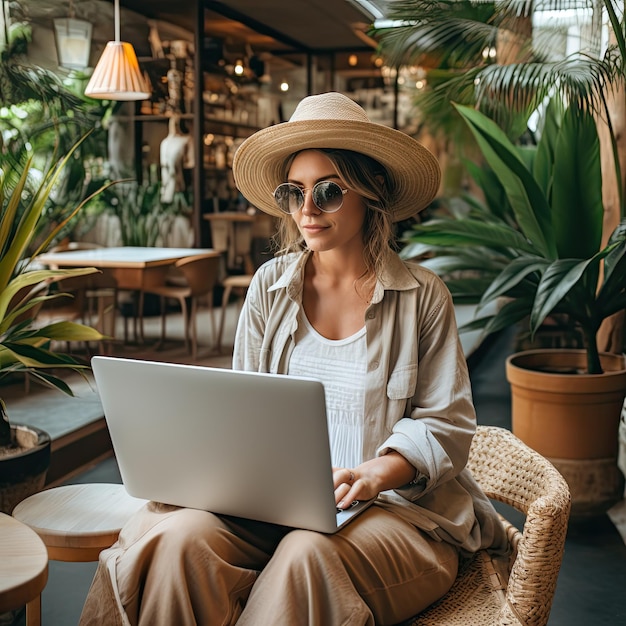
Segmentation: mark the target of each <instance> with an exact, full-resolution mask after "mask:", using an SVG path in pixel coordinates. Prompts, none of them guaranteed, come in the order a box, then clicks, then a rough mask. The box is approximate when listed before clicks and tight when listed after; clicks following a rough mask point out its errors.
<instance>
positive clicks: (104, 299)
mask: <svg viewBox="0 0 626 626" xmlns="http://www.w3.org/2000/svg"><path fill="white" fill-rule="evenodd" d="M96 248H102V246H100V245H98V244H95V243H89V242H83V241H71V242H68V243H63V244H60V245H58V246H55V247H54V248H51V249H50V252H65V251H67V250H92V249H96ZM50 268H51V269H57V266H50ZM73 280H74V281H80V282H79V283H76V284H80V289H81V294H80V310H78V304H77V303H74V304H73V305H72V307H70V308H73V309H74V310H75V311H77V312H78V318H80V320H81V321H83V322H84V323H85V324H88V325H89V326H95V327H96V328H97V329H98V330H99V331H100V332H101V333H102V334H104V335H107V336H108V337H111V338H112V339H114V338H115V328H116V324H117V295H118V294H117V281H116V280H115V278H114V277H113V276H112V275H111V274H110V273H108V272H106V271H102V272H100V273H98V274H89V275H88V276H82V277H79V278H78V279H73ZM60 284H63V283H62V282H61V283H60ZM66 284H67V283H66ZM66 319H67V318H66ZM107 347H108V342H103V343H102V345H101V346H100V349H101V351H102V352H105V351H106V348H107Z"/></svg>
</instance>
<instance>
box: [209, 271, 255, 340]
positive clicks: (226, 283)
mask: <svg viewBox="0 0 626 626" xmlns="http://www.w3.org/2000/svg"><path fill="white" fill-rule="evenodd" d="M251 280H252V274H240V275H233V276H227V277H226V278H224V280H222V287H224V293H223V294H222V309H221V311H220V325H219V329H218V331H217V339H216V340H215V346H216V348H217V351H218V352H221V351H222V336H223V334H224V321H225V319H226V309H227V307H228V303H229V302H230V296H231V294H232V293H235V294H236V295H237V305H238V307H239V308H238V310H240V309H241V305H242V303H243V299H244V298H245V296H246V292H247V291H248V287H249V286H250V281H251Z"/></svg>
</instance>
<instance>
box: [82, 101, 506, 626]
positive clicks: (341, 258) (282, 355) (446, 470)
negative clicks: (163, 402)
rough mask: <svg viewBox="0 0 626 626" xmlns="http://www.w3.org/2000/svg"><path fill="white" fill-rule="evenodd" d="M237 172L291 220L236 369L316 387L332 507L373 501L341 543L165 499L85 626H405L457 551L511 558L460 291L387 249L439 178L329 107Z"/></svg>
mask: <svg viewBox="0 0 626 626" xmlns="http://www.w3.org/2000/svg"><path fill="white" fill-rule="evenodd" d="M233 171H234V176H235V180H236V182H237V186H238V188H239V189H240V190H241V192H242V193H243V195H244V196H246V197H247V199H248V200H249V201H250V202H251V203H252V204H253V205H255V206H256V207H258V208H259V209H261V210H263V211H266V212H267V213H270V214H271V215H274V216H277V217H280V218H281V223H280V237H279V240H280V242H281V250H280V254H278V255H277V256H276V257H275V258H274V259H273V260H271V261H269V262H267V263H266V264H264V265H263V266H262V267H261V268H260V269H259V270H258V271H257V273H256V275H255V277H254V280H253V281H252V284H251V286H250V288H249V290H248V294H247V297H246V302H245V305H244V308H243V311H242V314H241V317H240V320H239V324H238V328H237V334H236V339H235V347H234V357H233V366H234V367H235V368H237V369H246V370H255V371H269V372H274V373H280V374H294V375H302V374H304V375H307V376H314V377H316V378H319V379H320V380H322V382H323V383H324V386H325V390H326V398H327V409H328V411H327V413H328V420H329V431H330V436H331V452H332V458H333V465H334V469H333V477H334V483H335V490H336V491H335V493H336V501H337V503H338V506H340V507H346V506H348V504H349V503H350V502H352V501H353V500H365V499H369V498H376V502H375V504H374V505H373V506H370V507H369V508H368V509H367V510H365V511H364V512H363V513H361V514H360V515H359V516H358V517H357V518H356V519H355V520H354V521H352V522H351V523H350V524H348V525H347V526H345V527H344V528H342V529H341V530H340V531H339V532H337V533H336V534H334V535H323V534H320V533H315V532H311V531H304V530H290V529H287V528H283V527H278V526H275V525H272V524H267V523H261V522H255V521H251V520H242V519H235V518H231V517H227V516H222V515H214V514H211V513H207V512H204V511H193V510H190V509H177V508H175V507H168V506H165V505H159V504H155V503H151V504H150V505H148V506H147V507H146V508H144V509H143V510H142V511H141V512H140V513H139V514H137V515H136V516H135V518H133V520H131V522H130V523H129V524H128V525H127V526H126V527H125V528H124V529H123V531H122V533H121V535H120V540H119V542H118V543H117V544H116V545H115V546H113V547H112V548H111V549H110V550H107V551H105V552H104V553H103V554H102V556H101V559H100V565H99V567H98V571H97V573H96V577H95V580H94V583H93V585H92V589H91V591H90V594H89V597H88V600H87V603H86V605H85V609H84V612H83V617H82V623H83V624H91V623H93V624H95V623H96V622H102V621H104V622H105V623H112V622H111V615H116V619H118V620H120V621H119V622H118V623H131V624H137V623H139V624H151V625H153V624H194V623H198V624H234V623H237V624H239V625H241V624H243V625H246V624H250V625H255V626H258V625H265V624H272V625H276V624H284V625H285V626H287V625H289V626H294V625H300V624H302V625H306V624H311V625H320V626H321V625H324V626H327V625H330V626H332V625H335V624H355V625H357V624H358V625H361V624H381V625H382V624H397V623H398V622H400V621H402V620H405V619H407V618H409V617H411V616H413V615H415V614H417V613H418V612H420V611H422V610H423V609H424V608H426V607H427V606H428V605H430V604H431V603H432V602H434V601H435V600H437V599H438V598H440V597H441V596H442V595H444V594H445V593H446V591H447V590H448V589H449V588H450V587H451V585H452V583H453V582H454V579H455V576H456V574H457V569H458V562H459V555H461V554H465V553H472V552H475V551H476V550H478V549H481V548H486V547H492V548H494V549H500V548H502V547H503V546H504V545H505V539H504V534H503V531H502V527H501V525H500V524H499V522H498V520H497V516H496V514H495V511H494V510H493V508H492V506H491V504H490V503H489V501H488V500H487V498H486V497H485V496H484V494H482V492H481V491H480V489H479V487H478V486H477V484H476V483H475V482H474V480H473V478H472V477H471V475H470V474H469V472H468V471H467V470H466V469H465V464H466V461H467V456H468V450H469V446H470V443H471V439H472V436H473V433H474V429H475V414H474V409H473V406H472V399H471V391H470V383H469V379H468V375H467V368H466V364H465V359H464V356H463V352H462V349H461V346H460V342H459V339H458V335H457V330H456V325H455V317H454V309H453V306H452V303H451V299H450V295H449V292H448V291H447V289H446V288H445V286H444V285H443V283H442V282H441V280H440V279H438V278H437V277H436V276H435V275H434V274H432V273H430V272H428V271H427V270H424V269H423V268H421V267H420V266H419V265H417V264H412V263H406V264H405V263H403V262H402V261H401V260H400V258H399V257H398V256H397V254H396V253H395V252H393V250H392V247H391V244H392V224H393V222H394V221H398V220H402V219H406V218H407V217H409V216H411V215H413V214H415V213H416V212H417V211H419V210H420V209H422V208H424V207H425V206H426V205H427V204H428V203H429V202H430V201H431V200H432V199H433V197H434V195H435V193H436V191H437V188H438V185H439V180H440V171H439V167H438V165H437V162H436V160H435V158H434V157H433V156H432V155H431V154H430V153H429V152H428V151H427V150H426V149H425V148H424V147H423V146H421V145H420V144H418V143H417V142H416V141H414V140H413V139H411V138H410V137H408V136H407V135H405V134H404V133H401V132H399V131H396V130H393V129H390V128H386V127H384V126H381V125H378V124H374V123H371V122H370V121H369V120H368V118H367V115H366V114H365V112H364V111H363V109H361V107H359V106H358V105H357V104H356V103H354V102H353V101H352V100H350V99H349V98H347V97H345V96H343V95H341V94H337V93H327V94H322V95H318V96H311V97H308V98H305V99H304V100H303V101H302V102H301V103H300V104H299V105H298V107H297V109H296V111H295V113H294V115H293V116H292V118H291V119H290V121H289V122H286V123H284V124H279V125H276V126H273V127H270V128H267V129H264V130H262V131H260V132H258V133H256V134H255V135H253V136H252V137H250V138H249V139H248V140H246V141H245V142H244V143H243V144H242V145H241V147H240V148H239V150H238V151H237V153H236V155H235V159H234V163H233ZM294 445H306V442H294ZM286 471H288V468H286ZM122 618H123V619H124V620H127V621H126V622H122V621H121V619H122Z"/></svg>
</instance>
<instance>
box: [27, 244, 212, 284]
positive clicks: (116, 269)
mask: <svg viewBox="0 0 626 626" xmlns="http://www.w3.org/2000/svg"><path fill="white" fill-rule="evenodd" d="M209 253H215V254H216V255H218V254H219V251H217V250H214V249H213V248H148V247H145V248H144V247H132V246H121V247H114V248H94V249H91V250H68V251H64V252H50V253H47V254H42V255H40V256H39V257H37V260H38V262H40V263H44V264H46V265H51V266H55V267H97V268H98V269H102V270H105V271H107V272H109V273H110V274H111V275H112V276H113V277H114V278H115V280H116V281H117V287H118V289H127V290H131V291H141V290H143V289H144V288H145V287H150V286H156V285H160V284H163V281H164V279H165V275H166V274H167V271H168V268H169V267H170V266H171V265H173V264H174V263H176V261H178V260H179V259H182V258H184V257H188V256H195V255H203V254H209Z"/></svg>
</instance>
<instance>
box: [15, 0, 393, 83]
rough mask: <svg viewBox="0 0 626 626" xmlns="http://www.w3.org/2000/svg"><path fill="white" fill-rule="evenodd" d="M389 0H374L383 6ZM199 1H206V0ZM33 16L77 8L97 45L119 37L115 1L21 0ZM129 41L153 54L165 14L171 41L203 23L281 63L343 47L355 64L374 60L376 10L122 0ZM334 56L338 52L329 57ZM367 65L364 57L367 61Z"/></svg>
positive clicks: (341, 66)
mask: <svg viewBox="0 0 626 626" xmlns="http://www.w3.org/2000/svg"><path fill="white" fill-rule="evenodd" d="M385 1H387V0H373V1H372V0H369V2H370V3H371V4H372V5H374V6H375V7H380V6H383V5H384V2H385ZM198 2H199V3H200V4H198ZM16 4H17V5H20V6H21V7H22V9H23V12H24V16H25V19H26V20H28V21H32V22H33V23H39V24H40V25H42V26H44V25H45V26H47V27H48V28H49V27H50V25H51V23H52V19H53V18H55V17H66V16H67V15H68V14H69V9H70V7H72V8H73V11H74V14H75V17H77V18H80V19H86V20H88V21H90V22H92V24H94V32H93V42H94V50H97V49H98V48H100V49H102V48H103V47H104V45H105V44H106V42H107V41H108V40H110V39H112V35H113V32H114V26H113V11H112V6H111V5H112V4H113V0H19V2H18V3H16ZM120 5H121V8H122V20H121V39H122V40H126V41H130V42H131V43H133V45H134V46H135V48H136V50H137V54H138V55H139V56H142V55H143V56H149V55H150V54H151V52H150V45H149V41H148V40H149V37H148V24H147V22H146V19H145V18H148V20H150V19H154V20H158V23H159V26H158V29H159V35H160V36H161V38H162V39H163V40H171V39H184V38H186V37H185V36H182V35H181V32H182V31H185V33H191V34H194V33H195V31H196V25H197V23H198V22H199V21H200V20H202V21H203V27H204V30H203V33H202V34H203V36H204V37H205V38H209V39H213V40H219V41H220V42H223V43H224V47H225V48H226V49H228V50H232V51H233V54H237V56H241V50H243V49H244V47H246V46H247V48H246V51H250V50H251V51H252V52H253V53H254V54H256V55H261V54H262V53H268V54H270V55H271V56H272V57H274V59H275V60H276V61H278V59H279V58H282V61H283V62H284V63H286V64H295V65H302V64H303V62H304V61H303V54H305V53H311V54H317V55H324V54H327V53H330V52H333V53H335V54H334V55H333V58H332V61H331V60H329V61H324V62H328V63H333V67H334V68H335V69H336V70H337V71H342V70H351V68H349V67H348V53H349V52H350V53H351V52H357V53H360V59H361V55H362V59H363V60H365V59H368V62H369V63H370V67H371V58H372V55H373V53H374V51H375V48H376V42H375V41H373V40H372V39H370V38H369V37H368V36H367V31H368V29H369V27H370V24H371V23H372V22H373V18H374V16H373V15H372V14H370V13H369V12H366V11H365V10H363V9H361V8H360V5H359V4H358V2H357V0H228V2H212V1H209V0H197V1H196V0H178V1H173V0H120ZM329 58H330V57H329ZM359 64H360V66H361V61H360V62H359Z"/></svg>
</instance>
